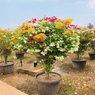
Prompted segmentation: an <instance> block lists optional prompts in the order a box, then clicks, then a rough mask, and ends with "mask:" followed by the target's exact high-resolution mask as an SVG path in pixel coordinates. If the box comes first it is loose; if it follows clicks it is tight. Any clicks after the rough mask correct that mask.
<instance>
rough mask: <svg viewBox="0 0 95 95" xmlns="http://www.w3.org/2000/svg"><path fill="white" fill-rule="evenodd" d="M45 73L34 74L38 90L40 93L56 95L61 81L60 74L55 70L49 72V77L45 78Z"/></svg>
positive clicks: (41, 94) (42, 94)
mask: <svg viewBox="0 0 95 95" xmlns="http://www.w3.org/2000/svg"><path fill="white" fill-rule="evenodd" d="M45 77H46V75H45V73H40V74H38V75H37V76H36V79H37V82H38V90H39V93H40V95H56V93H57V92H58V89H59V84H60V81H61V79H62V78H61V75H60V74H58V73H55V72H51V73H50V79H46V78H45Z"/></svg>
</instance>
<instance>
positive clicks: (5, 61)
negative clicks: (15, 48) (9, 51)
mask: <svg viewBox="0 0 95 95" xmlns="http://www.w3.org/2000/svg"><path fill="white" fill-rule="evenodd" d="M7 58H8V56H7V55H5V56H4V63H5V64H7Z"/></svg>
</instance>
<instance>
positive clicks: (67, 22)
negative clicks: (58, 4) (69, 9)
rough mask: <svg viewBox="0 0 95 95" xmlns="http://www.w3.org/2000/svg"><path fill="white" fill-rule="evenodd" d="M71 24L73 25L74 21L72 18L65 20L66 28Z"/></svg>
mask: <svg viewBox="0 0 95 95" xmlns="http://www.w3.org/2000/svg"><path fill="white" fill-rule="evenodd" d="M71 23H72V19H71V18H67V19H64V24H65V26H69V25H70V24H71Z"/></svg>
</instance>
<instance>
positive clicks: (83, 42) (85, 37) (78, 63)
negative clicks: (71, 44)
mask: <svg viewBox="0 0 95 95" xmlns="http://www.w3.org/2000/svg"><path fill="white" fill-rule="evenodd" d="M79 31H80V32H79V33H78V35H79V37H80V44H79V48H78V51H76V52H75V54H76V58H74V59H73V60H72V62H73V67H74V68H76V69H84V67H85V65H86V61H87V59H86V58H83V55H84V53H85V52H86V51H87V50H88V49H89V44H90V40H91V38H92V36H91V33H90V32H89V31H87V29H86V27H82V28H80V30H79Z"/></svg>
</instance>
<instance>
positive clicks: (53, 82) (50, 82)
mask: <svg viewBox="0 0 95 95" xmlns="http://www.w3.org/2000/svg"><path fill="white" fill-rule="evenodd" d="M44 73H45V72H42V73H39V74H37V75H36V80H37V81H38V82H40V83H46V84H51V83H57V82H58V81H61V80H62V76H61V75H60V74H59V73H56V72H50V73H54V74H56V75H58V76H59V77H60V78H59V79H57V80H56V81H49V82H48V81H41V80H39V79H38V78H37V77H38V76H40V75H42V74H44Z"/></svg>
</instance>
